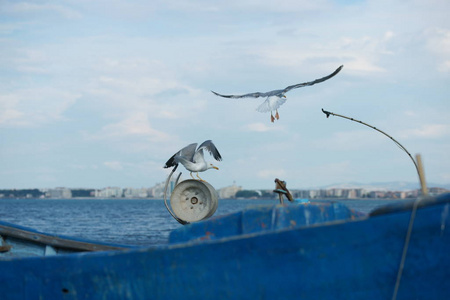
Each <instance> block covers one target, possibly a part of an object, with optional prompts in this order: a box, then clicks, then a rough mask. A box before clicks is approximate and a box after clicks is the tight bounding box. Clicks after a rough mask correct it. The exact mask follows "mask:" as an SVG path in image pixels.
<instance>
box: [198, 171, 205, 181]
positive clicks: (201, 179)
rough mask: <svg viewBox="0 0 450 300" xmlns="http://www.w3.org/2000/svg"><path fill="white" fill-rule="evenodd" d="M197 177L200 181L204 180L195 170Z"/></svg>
mask: <svg viewBox="0 0 450 300" xmlns="http://www.w3.org/2000/svg"><path fill="white" fill-rule="evenodd" d="M197 178H198V179H200V180H201V181H204V180H203V179H202V178H201V177H200V176H199V175H198V172H197Z"/></svg>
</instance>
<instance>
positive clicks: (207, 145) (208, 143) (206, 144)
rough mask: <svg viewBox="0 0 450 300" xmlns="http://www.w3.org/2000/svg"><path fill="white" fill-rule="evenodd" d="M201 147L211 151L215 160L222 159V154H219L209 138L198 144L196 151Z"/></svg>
mask: <svg viewBox="0 0 450 300" xmlns="http://www.w3.org/2000/svg"><path fill="white" fill-rule="evenodd" d="M203 149H206V150H208V152H209V153H211V155H212V156H213V157H214V159H215V160H217V161H221V160H222V156H220V153H219V150H217V148H216V146H215V145H214V144H213V142H212V141H211V140H207V141H204V142H203V143H202V144H201V145H200V146H198V149H197V152H198V151H200V150H203Z"/></svg>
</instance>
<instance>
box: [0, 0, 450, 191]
mask: <svg viewBox="0 0 450 300" xmlns="http://www.w3.org/2000/svg"><path fill="white" fill-rule="evenodd" d="M168 2H169V1H125V0H123V1H122V0H115V1H87V0H85V1H83V0H76V1H75V0H62V1H28V2H27V1H24V2H22V1H5V0H3V1H1V2H0V54H1V55H0V188H50V187H59V186H65V187H72V188H77V187H86V188H102V187H107V186H120V187H137V188H138V187H150V186H153V185H154V184H156V183H158V182H161V181H164V180H165V178H166V176H167V175H168V173H169V172H168V170H167V169H163V165H164V163H165V161H166V160H167V159H168V158H169V157H170V156H171V155H172V154H173V153H175V152H176V151H178V150H179V149H181V148H182V147H184V146H186V145H187V144H190V143H193V142H199V143H201V142H203V141H204V140H207V139H211V140H213V141H214V143H215V144H216V146H217V147H218V149H219V151H220V152H221V154H222V157H223V161H221V162H218V163H217V164H216V165H217V166H218V167H219V168H220V170H219V171H216V170H208V171H207V172H206V173H204V174H202V177H203V178H204V179H206V180H207V181H208V182H210V183H211V184H212V185H213V186H215V187H216V188H221V187H224V186H228V185H231V184H233V182H235V183H236V184H238V185H241V186H243V187H244V188H249V189H258V188H262V189H271V188H273V187H274V183H273V180H274V179H275V178H276V177H278V178H280V179H283V180H285V181H287V183H288V187H291V188H313V187H320V186H324V185H330V184H335V183H345V182H360V183H370V182H385V181H410V182H418V179H417V174H416V171H415V168H414V165H413V164H412V162H411V160H410V159H409V158H408V156H407V155H406V154H405V153H403V152H402V151H401V150H400V149H398V148H397V147H396V146H395V144H394V143H392V141H390V140H389V139H388V138H386V137H385V136H383V135H381V134H379V133H377V132H376V131H374V130H372V129H370V128H367V127H364V126H362V125H360V124H357V123H354V122H350V121H347V120H344V119H341V118H337V117H330V118H329V119H327V118H326V117H325V115H324V114H323V113H322V112H321V108H324V109H326V110H329V111H332V112H335V113H338V114H343V115H346V116H350V117H353V118H356V119H359V120H362V121H364V122H367V123H369V124H371V125H374V126H376V127H378V128H380V129H382V130H384V131H386V132H387V133H389V134H390V135H392V136H393V137H394V138H396V139H397V140H398V141H399V142H400V143H401V144H403V146H405V147H406V148H407V149H408V150H409V151H410V152H411V154H412V155H415V154H416V153H420V154H421V155H422V160H423V162H424V165H425V174H426V178H427V181H428V182H433V183H437V184H448V183H449V182H450V159H449V158H450V118H449V109H450V104H449V103H450V102H449V100H450V99H449V98H450V87H449V86H450V84H449V79H450V20H449V18H448V12H449V11H450V2H449V1H446V0H427V1H328V0H319V1H298V0H296V1H289V0H286V1H283V0H280V1H276V2H273V4H272V3H270V4H269V2H265V4H262V3H260V2H259V1H253V0H240V1H233V0H232V1H189V2H188V1H170V3H168ZM340 65H344V68H343V70H342V71H341V72H340V73H339V74H338V75H337V76H335V77H334V78H332V79H330V80H329V81H326V82H324V83H321V84H317V85H314V86H311V87H305V88H302V89H296V90H293V91H290V92H289V93H288V94H287V99H288V100H287V102H286V103H285V104H284V105H283V106H282V107H281V108H280V110H279V113H280V120H278V121H276V122H275V123H271V122H270V115H269V114H268V113H265V114H263V113H259V112H257V111H256V107H257V106H258V105H259V104H260V103H261V102H262V101H263V99H224V98H219V97H217V96H215V95H213V94H212V93H211V92H210V90H214V91H216V92H219V93H223V94H243V93H249V92H256V91H260V92H266V91H269V90H273V89H279V88H284V87H286V86H288V85H292V84H296V83H300V82H305V81H310V80H313V79H316V78H320V77H322V76H325V75H327V74H329V73H331V72H332V71H334V70H335V69H336V68H337V67H338V66H340ZM207 159H209V160H212V157H210V156H207ZM180 170H182V171H183V174H184V176H185V177H186V176H187V175H188V174H187V172H186V171H185V170H184V169H183V168H180Z"/></svg>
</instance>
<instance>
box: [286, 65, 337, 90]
mask: <svg viewBox="0 0 450 300" xmlns="http://www.w3.org/2000/svg"><path fill="white" fill-rule="evenodd" d="M343 67H344V66H343V65H342V66H340V67H339V68H337V69H336V71H334V72H333V73H331V74H330V75H328V76H325V77H322V78H319V79H316V80H314V81H310V82H304V83H299V84H294V85H290V86H288V87H287V88H285V89H284V91H283V92H284V93H287V92H289V91H290V90H292V89H296V88H301V87H304V86H310V85H314V84H316V83H320V82H323V81H325V80H328V79H330V78H331V77H333V76H335V75H336V74H337V73H339V72H340V71H341V69H342V68H343Z"/></svg>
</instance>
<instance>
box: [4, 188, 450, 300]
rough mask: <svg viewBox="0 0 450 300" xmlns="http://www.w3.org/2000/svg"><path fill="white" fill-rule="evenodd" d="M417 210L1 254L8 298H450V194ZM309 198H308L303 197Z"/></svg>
mask: <svg viewBox="0 0 450 300" xmlns="http://www.w3.org/2000/svg"><path fill="white" fill-rule="evenodd" d="M437 200H438V201H434V202H433V203H432V204H430V205H426V206H423V207H420V208H419V209H418V210H417V212H416V214H415V219H414V224H413V227H412V232H411V238H410V241H409V243H408V245H407V251H406V256H405V261H404V269H403V272H402V275H401V277H398V271H399V265H400V262H401V259H402V255H403V253H404V249H405V248H404V247H405V239H406V235H407V232H408V225H409V222H410V219H411V218H410V217H411V210H410V209H404V208H401V209H398V208H394V209H391V210H389V209H388V210H387V211H385V212H383V213H380V214H377V215H374V216H361V217H359V218H356V219H346V220H337V221H330V222H325V223H321V224H314V225H310V226H300V227H295V228H283V229H278V230H273V231H263V232H255V233H249V234H243V235H237V236H229V237H224V238H221V239H216V240H198V239H196V240H194V241H188V242H185V243H179V244H173V245H167V246H159V247H155V248H151V249H131V250H122V251H107V252H97V253H81V254H71V255H61V256H54V257H47V258H26V259H12V260H7V261H2V262H1V265H2V268H1V269H2V272H1V273H0V282H1V283H2V284H1V287H0V294H1V295H2V299H315V300H316V299H346V300H348V299H391V298H392V296H393V294H394V288H395V285H396V283H397V282H398V283H399V289H398V293H397V297H396V299H450V286H449V285H448V284H447V283H448V282H447V281H448V278H450V257H449V255H448V254H449V253H450V216H449V207H450V204H449V202H450V195H446V196H444V197H440V198H439V199H437ZM302 206H304V205H302Z"/></svg>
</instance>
